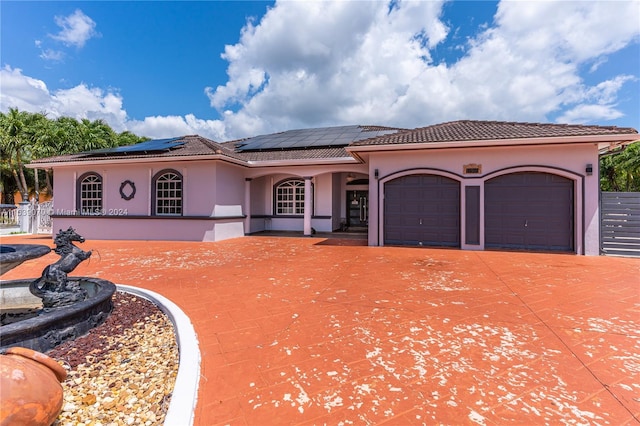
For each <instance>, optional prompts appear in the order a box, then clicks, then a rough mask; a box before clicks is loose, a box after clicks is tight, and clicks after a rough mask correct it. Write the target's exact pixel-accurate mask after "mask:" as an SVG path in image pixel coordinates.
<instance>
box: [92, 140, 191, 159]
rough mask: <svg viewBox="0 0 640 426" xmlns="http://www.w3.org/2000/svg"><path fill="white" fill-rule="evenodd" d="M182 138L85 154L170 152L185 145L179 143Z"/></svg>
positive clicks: (141, 143) (104, 149) (147, 142)
mask: <svg viewBox="0 0 640 426" xmlns="http://www.w3.org/2000/svg"><path fill="white" fill-rule="evenodd" d="M179 139H180V138H168V139H153V140H149V141H145V142H140V143H137V144H134V145H125V146H117V147H113V148H103V149H96V150H93V151H87V152H83V154H86V155H112V154H129V153H140V152H158V151H169V150H171V149H173V148H177V147H179V146H181V145H184V142H177V141H178V140H179Z"/></svg>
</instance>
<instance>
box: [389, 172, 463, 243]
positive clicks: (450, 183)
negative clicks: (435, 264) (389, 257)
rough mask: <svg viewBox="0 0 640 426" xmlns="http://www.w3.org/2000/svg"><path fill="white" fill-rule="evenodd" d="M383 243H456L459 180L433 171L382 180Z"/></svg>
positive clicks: (458, 213)
mask: <svg viewBox="0 0 640 426" xmlns="http://www.w3.org/2000/svg"><path fill="white" fill-rule="evenodd" d="M384 214H385V216H384V217H385V219H384V243H385V244H396V245H428V246H454V247H456V246H459V245H460V184H459V183H458V182H456V181H454V180H452V179H448V178H445V177H442V176H436V175H410V176H404V177H401V178H398V179H394V180H392V181H390V182H387V183H386V184H385V195H384Z"/></svg>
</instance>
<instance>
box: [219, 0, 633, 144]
mask: <svg viewBox="0 0 640 426" xmlns="http://www.w3.org/2000/svg"><path fill="white" fill-rule="evenodd" d="M441 13H442V3H441V2H420V1H418V2H397V3H394V7H393V8H391V10H389V5H388V4H387V3H383V2H313V3H311V4H309V3H308V2H279V3H277V4H276V6H275V7H273V8H272V9H271V10H270V11H269V12H268V13H267V14H266V15H265V16H264V17H263V19H262V20H261V21H260V22H259V23H257V24H254V23H253V22H250V23H248V24H247V25H246V26H245V28H244V29H243V31H242V34H241V37H240V40H239V42H238V43H237V44H235V45H230V46H227V47H226V48H225V53H224V55H223V58H224V59H226V60H227V61H228V62H229V66H228V70H227V72H228V75H229V80H228V82H227V83H226V84H225V85H220V86H218V87H217V88H215V89H213V88H207V91H206V93H207V95H208V96H209V99H210V101H211V105H212V106H213V107H214V108H216V109H218V110H219V111H221V112H222V111H226V114H225V116H224V122H225V125H226V128H227V131H228V132H229V133H233V134H241V135H248V134H256V133H259V132H266V131H273V130H282V129H286V128H292V127H298V126H313V125H325V124H340V123H375V124H391V125H398V126H405V127H415V126H422V125H426V124H429V123H434V122H439V121H447V120H455V119H460V118H474V119H500V120H529V121H548V118H547V117H550V116H551V115H553V114H558V113H559V112H561V111H562V110H565V109H570V110H575V111H578V110H580V109H581V108H580V106H581V105H582V104H583V103H584V105H585V106H588V105H591V104H592V103H593V101H594V96H596V97H598V95H596V94H599V100H598V101H596V104H599V105H601V108H599V109H597V110H599V111H601V112H602V115H601V116H598V115H597V113H596V110H595V109H592V110H593V111H594V112H593V113H592V114H591V115H583V117H585V119H587V118H588V119H589V121H598V120H599V119H600V120H608V119H611V118H612V117H619V116H620V114H621V113H620V111H618V110H617V109H616V106H615V102H616V99H617V96H618V93H619V91H620V90H621V89H622V86H623V84H624V82H626V81H629V80H628V78H627V77H626V76H615V75H612V76H611V78H610V79H609V80H607V81H604V82H602V83H600V84H596V85H595V86H593V87H589V86H587V85H586V83H585V81H584V78H583V77H582V76H581V74H580V72H581V71H580V70H581V67H582V66H583V65H587V67H588V66H589V65H591V71H593V70H595V69H596V68H597V67H598V66H599V65H600V64H602V63H603V62H605V61H606V55H608V54H610V53H612V52H615V51H617V50H619V49H621V48H623V47H625V46H627V45H629V43H637V42H638V37H639V36H640V25H639V23H638V20H637V17H638V16H639V15H640V3H639V2H633V1H619V2H574V1H571V2H565V1H559V2H530V1H526V2H517V1H507V2H501V3H500V4H499V7H498V12H497V14H496V16H495V19H494V22H495V23H494V24H492V26H488V27H486V30H485V31H483V32H482V33H481V34H478V35H477V36H476V37H475V38H474V39H471V40H470V41H469V45H468V48H467V49H466V51H467V53H466V55H465V56H463V57H462V58H461V59H459V60H458V61H457V62H456V63H453V64H440V63H439V64H435V63H433V61H432V59H431V58H432V49H433V48H434V47H435V46H437V45H438V44H440V43H442V42H443V41H444V40H446V38H447V36H448V32H449V31H451V30H454V29H450V28H447V27H446V26H445V24H443V22H442V20H441V19H444V18H446V17H442V16H441ZM613 82H615V84H612V83H613ZM605 86H606V87H605Z"/></svg>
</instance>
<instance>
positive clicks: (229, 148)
mask: <svg viewBox="0 0 640 426" xmlns="http://www.w3.org/2000/svg"><path fill="white" fill-rule="evenodd" d="M358 127H359V128H360V129H361V130H362V132H373V133H374V134H380V132H388V131H397V133H393V134H387V135H383V136H378V137H375V138H369V139H364V140H356V141H353V142H350V143H349V144H348V146H370V145H393V144H412V143H429V142H457V141H471V140H494V139H522V138H542V137H558V136H589V135H610V134H637V133H638V132H637V130H635V129H632V128H621V127H613V126H609V127H604V126H583V125H566V124H540V123H513V122H498V121H471V120H462V121H453V122H449V123H442V124H436V125H433V126H427V127H422V128H417V129H413V130H406V129H399V128H394V127H384V126H358ZM248 139H251V138H248ZM248 139H240V140H235V141H229V142H223V143H220V142H215V141H213V140H210V139H207V138H204V137H202V136H198V135H187V136H182V137H180V138H177V139H175V142H182V144H181V145H180V146H177V147H175V148H173V149H170V150H164V151H149V152H144V151H135V152H129V153H111V152H101V153H86V152H85V153H80V154H68V155H60V156H57V157H49V158H42V159H39V160H35V161H33V162H32V163H31V164H34V165H37V164H51V163H66V162H82V161H96V160H119V159H125V158H126V159H142V158H171V157H193V156H208V155H221V156H224V157H227V158H229V159H235V160H239V161H242V162H260V161H287V160H292V161H295V160H313V159H329V158H344V159H351V158H353V157H352V156H351V155H350V154H349V153H348V152H347V151H346V150H345V146H342V145H334V146H325V147H322V146H309V147H304V146H298V147H296V148H288V149H265V150H256V151H246V150H245V151H239V150H238V149H237V147H238V145H239V143H240V142H243V141H246V140H248Z"/></svg>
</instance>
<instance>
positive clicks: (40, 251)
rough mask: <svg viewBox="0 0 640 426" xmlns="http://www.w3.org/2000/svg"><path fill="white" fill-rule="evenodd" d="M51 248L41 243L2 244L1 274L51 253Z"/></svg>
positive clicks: (0, 248)
mask: <svg viewBox="0 0 640 426" xmlns="http://www.w3.org/2000/svg"><path fill="white" fill-rule="evenodd" d="M50 251H51V248H50V247H48V246H43V245H40V244H0V275H2V274H4V273H5V272H8V271H10V270H12V269H13V268H15V267H16V266H18V265H20V264H21V263H22V262H25V261H27V260H31V259H37V258H38V257H41V256H44V255H45V254H47V253H49V252H50Z"/></svg>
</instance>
